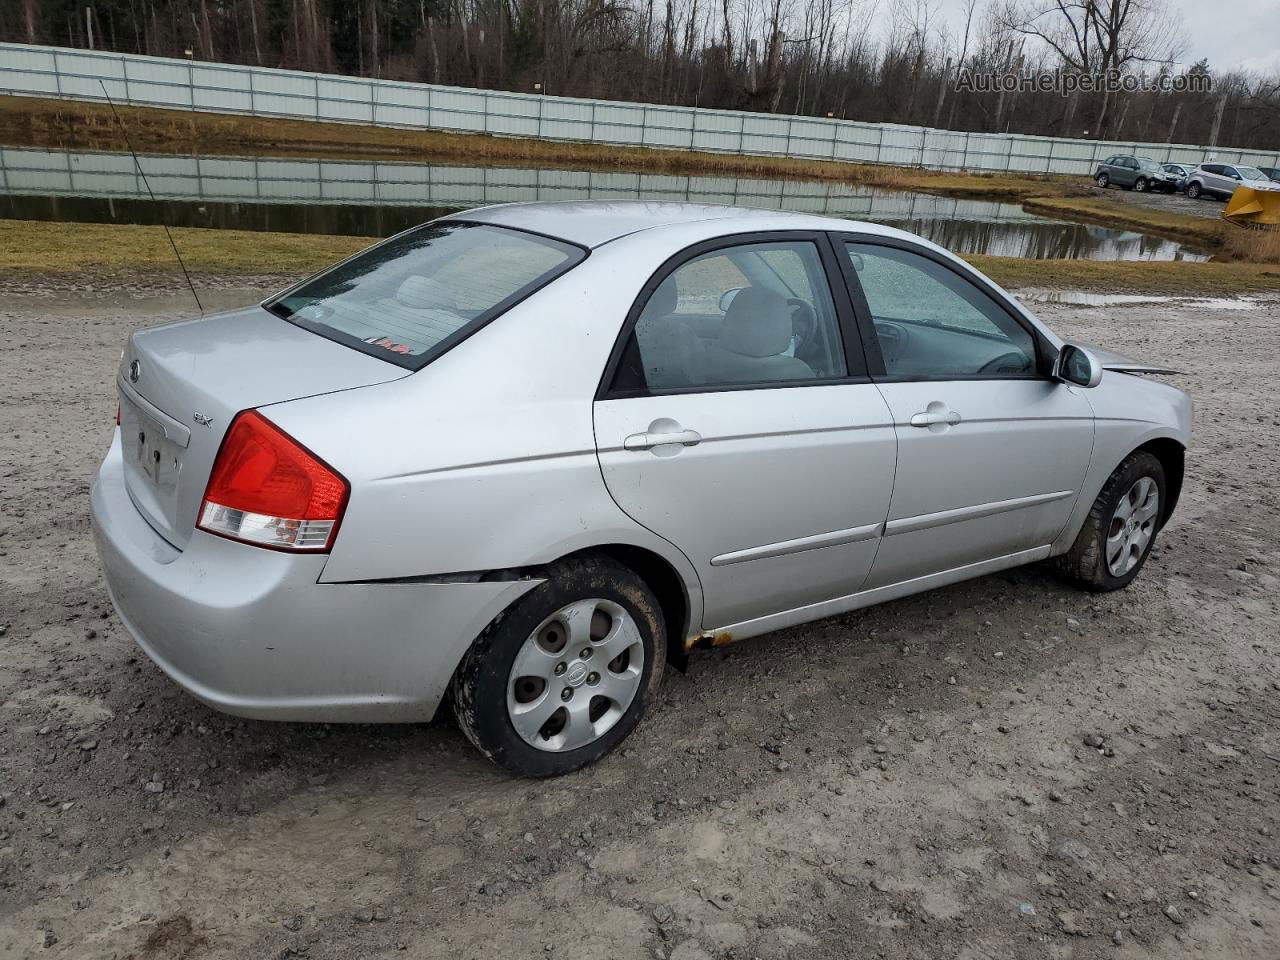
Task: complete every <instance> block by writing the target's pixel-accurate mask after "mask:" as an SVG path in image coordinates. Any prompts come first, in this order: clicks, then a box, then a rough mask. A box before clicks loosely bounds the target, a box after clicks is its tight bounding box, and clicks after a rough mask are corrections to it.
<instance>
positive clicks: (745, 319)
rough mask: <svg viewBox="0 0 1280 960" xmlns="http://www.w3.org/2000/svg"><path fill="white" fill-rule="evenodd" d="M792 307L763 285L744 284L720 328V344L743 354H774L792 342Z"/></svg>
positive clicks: (762, 355)
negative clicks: (748, 285) (747, 285)
mask: <svg viewBox="0 0 1280 960" xmlns="http://www.w3.org/2000/svg"><path fill="white" fill-rule="evenodd" d="M792 332H793V331H792V321H791V307H790V306H788V304H787V301H786V300H784V299H783V298H782V296H781V295H780V294H777V293H774V292H773V291H772V290H769V289H767V288H764V287H744V288H743V289H741V290H739V291H738V293H737V294H736V295H735V296H734V298H733V302H732V303H731V304H729V309H728V310H727V311H726V312H725V315H724V326H722V327H721V328H720V345H721V346H722V347H724V349H726V350H728V351H730V352H732V353H737V354H740V355H742V356H744V357H773V356H777V355H778V354H780V353H782V351H783V350H785V349H787V347H788V346H789V345H790V344H791V335H792Z"/></svg>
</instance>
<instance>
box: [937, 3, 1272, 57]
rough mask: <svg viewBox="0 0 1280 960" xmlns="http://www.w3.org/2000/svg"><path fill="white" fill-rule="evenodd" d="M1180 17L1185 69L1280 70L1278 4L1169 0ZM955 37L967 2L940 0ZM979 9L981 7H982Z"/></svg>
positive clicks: (961, 27) (960, 28)
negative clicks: (1199, 64)
mask: <svg viewBox="0 0 1280 960" xmlns="http://www.w3.org/2000/svg"><path fill="white" fill-rule="evenodd" d="M1167 2H1168V4H1169V6H1170V7H1171V8H1172V9H1174V10H1176V11H1178V13H1180V14H1181V16H1182V24H1183V34H1184V35H1185V37H1186V40H1187V44H1186V52H1185V53H1184V54H1183V57H1182V59H1183V61H1184V62H1185V64H1186V65H1187V66H1190V65H1191V64H1193V63H1195V62H1196V61H1197V60H1199V59H1201V58H1203V57H1208V58H1209V66H1210V67H1211V68H1212V69H1213V70H1214V72H1226V71H1229V70H1250V71H1253V72H1255V73H1264V74H1266V73H1270V74H1275V73H1277V72H1280V0H1227V2H1225V3H1223V2H1220V0H1167ZM938 3H939V6H940V8H941V11H942V13H943V15H944V16H945V17H946V18H947V21H948V24H949V26H950V27H951V32H952V33H953V35H958V34H959V33H960V32H962V31H963V30H964V8H965V3H964V0H938ZM979 9H980V10H981V4H980V5H979Z"/></svg>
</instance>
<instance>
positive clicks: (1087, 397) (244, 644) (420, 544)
mask: <svg viewBox="0 0 1280 960" xmlns="http://www.w3.org/2000/svg"><path fill="white" fill-rule="evenodd" d="M1151 372H1159V371H1158V369H1157V368H1152V367H1145V366H1143V365H1142V364H1140V363H1136V362H1133V361H1128V360H1125V359H1124V358H1122V357H1118V356H1115V355H1111V354H1106V353H1104V352H1102V351H1097V350H1094V349H1092V348H1087V347H1084V346H1081V345H1078V344H1069V343H1064V342H1063V341H1062V340H1061V339H1059V338H1058V337H1056V336H1055V335H1054V334H1053V333H1052V332H1051V331H1050V330H1048V329H1047V328H1046V327H1045V326H1044V325H1043V324H1041V323H1040V322H1039V321H1038V320H1037V319H1036V318H1035V317H1034V316H1032V315H1031V314H1030V313H1029V312H1028V311H1027V310H1026V309H1025V308H1024V307H1023V306H1022V305H1021V304H1020V303H1019V302H1018V301H1017V300H1015V299H1013V298H1012V297H1010V296H1009V295H1008V294H1006V293H1004V292H1003V291H1002V290H1000V289H999V288H998V287H997V286H995V284H993V283H992V282H991V281H989V280H987V279H986V278H985V277H983V276H982V275H981V274H979V273H978V272H976V271H975V270H973V269H972V268H971V267H969V266H968V265H967V264H965V263H964V262H962V261H961V260H959V259H958V258H956V257H955V256H953V255H951V254H950V253H948V252H947V251H945V250H942V249H941V248H939V247H937V246H935V245H933V244H931V243H928V242H926V241H924V240H921V239H919V238H918V237H915V236H912V235H910V234H907V233H903V232H901V231H898V230H892V229H888V228H885V227H879V226H874V225H871V224H864V223H850V222H846V221H841V220H832V219H825V218H820V217H812V216H804V215H798V214H786V213H772V212H763V211H753V210H743V209H735V208H730V207H719V206H698V205H690V204H667V203H639V202H627V203H614V202H597V203H564V204H555V203H545V204H517V205H508V206H497V207H488V208H484V209H480V210H472V211H468V212H466V213H463V214H458V215H456V216H452V217H446V218H444V219H441V220H436V221H434V222H432V223H428V224H426V225H424V226H421V227H417V228H415V229H413V230H409V231H407V232H405V233H403V234H400V235H398V236H395V237H392V238H391V239H389V240H386V241H384V242H382V243H379V244H378V245H376V246H374V247H371V248H370V249H368V250H366V251H364V252H362V253H360V254H358V255H356V256H354V257H352V258H350V259H349V260H346V261H344V262H342V263H340V264H338V265H337V266H335V267H333V268H332V269H330V270H328V271H326V272H324V273H321V274H319V275H318V276H315V277H313V278H311V279H309V280H306V281H304V282H303V283H300V284H298V285H297V286H295V287H293V288H291V289H289V290H286V291H285V292H284V293H282V294H280V295H278V296H276V297H273V298H271V299H270V300H268V301H266V302H264V303H263V304H261V305H260V306H254V307H251V308H248V309H244V310H239V311H236V312H232V313H224V314H220V315H217V316H208V317H203V318H200V319H196V320H186V321H181V322H177V323H171V324H167V325H164V326H160V327H155V328H152V329H147V330H141V331H138V332H137V333H135V334H133V336H132V337H130V339H129V342H128V344H127V345H126V347H125V350H124V354H123V357H122V359H121V363H120V367H119V371H118V375H117V386H118V389H119V394H120V415H119V423H120V426H119V429H118V430H117V431H116V433H115V437H114V440H113V442H112V445H111V449H110V451H109V452H108V454H107V458H106V461H105V462H104V463H103V465H102V467H101V469H100V471H99V473H98V475H97V478H96V482H95V483H94V487H93V495H92V513H93V529H94V533H95V536H96V540H97V544H98V550H99V553H100V555H101V559H102V566H103V569H104V571H105V574H106V580H107V584H108V586H109V588H110V591H111V595H112V598H113V600H114V602H115V606H116V609H117V611H118V612H119V615H120V617H121V619H122V620H123V621H124V623H125V624H126V626H127V627H128V628H129V630H130V631H131V632H132V634H133V636H134V637H135V638H136V639H137V642H138V643H139V645H140V646H141V647H142V648H143V650H145V651H146V653H147V654H148V655H149V656H150V657H151V658H152V659H153V660H154V661H155V662H156V663H157V664H159V666H160V667H161V668H162V669H163V670H164V671H165V672H166V673H168V674H169V676H171V677H172V678H173V679H174V680H175V681H176V682H177V683H179V684H181V685H182V686H183V687H185V688H186V689H187V690H189V691H190V692H191V693H192V694H194V695H195V696H196V697H198V698H199V699H200V700H202V701H204V702H205V703H207V704H209V705H210V706H212V707H214V708H216V709H218V710H223V711H226V712H228V713H233V714H238V715H240V716H246V717H257V718H264V719H280V720H316V721H424V720H429V719H431V718H432V717H433V716H434V715H435V714H436V712H437V708H438V707H440V705H441V704H442V703H445V704H447V705H448V708H449V709H451V710H452V711H453V713H454V714H455V715H456V717H457V720H458V722H459V724H460V726H461V727H462V729H463V731H465V733H466V734H467V736H468V737H469V738H470V739H471V740H472V741H473V742H474V743H475V744H476V746H477V747H479V748H480V750H482V751H483V752H484V754H485V755H486V756H488V757H489V758H491V759H492V760H494V761H496V762H497V763H499V764H502V765H503V766H505V767H507V768H508V769H510V770H513V771H516V772H518V773H521V774H525V775H531V776H546V775H552V774H559V773H564V772H566V771H569V770H573V769H575V768H578V767H581V766H582V765H583V764H586V763H589V762H591V761H593V760H595V759H597V758H599V757H601V756H602V755H604V754H606V753H608V752H609V751H610V750H612V749H613V748H614V747H616V746H617V745H618V743H619V742H621V741H622V740H623V739H624V738H625V737H626V736H627V735H628V734H629V733H630V732H631V731H632V730H633V729H634V728H635V726H636V724H637V723H638V722H639V720H640V718H641V716H642V715H643V713H644V711H645V708H646V705H647V704H648V703H649V702H650V701H651V700H652V698H653V695H654V691H655V688H656V685H657V683H658V681H659V679H660V677H661V675H662V673H663V670H664V666H665V664H666V663H668V662H671V661H676V662H679V661H680V660H681V659H682V658H684V657H686V656H687V655H688V654H689V652H690V651H691V650H692V649H693V648H695V647H697V646H699V645H703V644H720V643H724V642H727V641H729V640H739V639H742V638H745V637H751V636H755V635H758V634H764V633H768V632H770V631H772V630H777V629H779V628H781V627H786V626H790V625H793V624H798V623H803V622H806V621H810V620H816V619H818V618H821V617H829V616H832V615H835V614H841V613H846V612H848V611H850V610H856V609H858V608H860V607H865V606H868V605H870V604H874V603H880V602H882V601H885V600H891V599H894V598H896V597H902V596H906V595H908V594H912V593H917V592H919V591H922V590H928V589H930V588H932V587H937V586H942V585H944V584H949V583H954V582H955V581H958V580H963V579H966V578H969V577H976V576H980V575H982V574H987V573H991V572H993V571H997V570H1003V569H1006V568H1009V567H1014V566H1017V565H1020V564H1027V563H1032V562H1035V561H1041V560H1047V559H1049V558H1051V557H1054V558H1057V563H1058V565H1059V566H1060V567H1061V569H1062V571H1063V572H1064V573H1065V574H1066V575H1068V576H1070V577H1071V578H1073V579H1074V580H1075V581H1076V582H1078V583H1080V584H1081V585H1082V586H1084V587H1085V588H1087V589H1091V590H1114V589H1118V588H1121V587H1124V586H1127V585H1128V584H1129V583H1130V582H1131V581H1132V580H1133V578H1134V577H1135V576H1137V574H1138V572H1139V570H1140V569H1141V568H1142V565H1143V563H1144V562H1145V560H1146V559H1147V557H1148V555H1149V553H1150V551H1151V548H1152V544H1153V542H1154V538H1155V536H1156V534H1157V532H1158V531H1159V530H1160V528H1161V527H1162V526H1163V525H1164V524H1165V523H1166V522H1167V521H1168V519H1169V516H1170V514H1171V513H1172V512H1173V509H1174V505H1175V504H1176V502H1177V499H1178V492H1179V488H1180V487H1181V484H1182V475H1183V458H1184V451H1185V449H1186V446H1187V442H1188V439H1189V433H1190V422H1191V404H1190V401H1189V399H1188V397H1187V396H1186V395H1185V394H1184V393H1182V392H1181V391H1179V390H1177V389H1175V388H1173V387H1171V386H1168V385H1166V384H1164V383H1162V382H1159V381H1157V380H1153V379H1150V378H1149V377H1145V376H1142V374H1144V373H1151Z"/></svg>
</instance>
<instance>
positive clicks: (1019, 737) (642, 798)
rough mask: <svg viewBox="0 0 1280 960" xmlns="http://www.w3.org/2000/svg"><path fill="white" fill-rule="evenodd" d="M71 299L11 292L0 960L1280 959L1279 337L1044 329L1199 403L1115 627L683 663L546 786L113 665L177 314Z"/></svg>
mask: <svg viewBox="0 0 1280 960" xmlns="http://www.w3.org/2000/svg"><path fill="white" fill-rule="evenodd" d="M2 282H3V281H0V283H2ZM76 286H77V285H75V284H71V285H67V284H49V283H47V282H45V281H41V280H39V279H34V278H27V279H23V280H19V279H12V278H11V279H10V281H9V282H8V286H7V287H6V286H2V285H0V298H2V299H0V346H2V347H3V350H2V351H0V423H2V424H3V429H2V430H0V627H3V636H2V637H0V643H2V644H3V650H4V656H3V658H0V958H4V960H10V958H18V957H28V956H31V957H76V958H85V957H88V958H95V957H104V958H105V957H114V958H125V957H133V958H139V960H158V958H170V960H177V958H206V957H209V958H214V957H219V958H221V957H227V958H276V957H291V956H305V957H308V958H312V960H325V958H356V957H359V958H374V957H384V956H385V957H390V956H403V955H408V956H414V957H423V958H435V957H440V958H445V957H448V958H486V960H488V958H494V957H499V958H504V960H505V958H517V957H542V958H582V960H598V958H601V957H606V956H607V957H610V958H617V960H629V958H653V957H661V958H671V960H699V958H708V957H715V958H743V960H745V958H752V957H760V958H777V957H805V958H849V957H859V958H861V957H868V958H869V957H881V958H931V960H932V958H966V960H979V958H990V957H999V958H1002V960H1003V958H1033V957H1034V958H1041V957H1051V958H1087V957H1118V958H1162V960H1163V958H1172V957H1190V956H1195V957H1210V958H1237V957H1238V958H1263V957H1275V956H1277V953H1278V952H1280V948H1278V947H1277V943H1280V872H1278V871H1280V844H1278V843H1277V839H1276V831H1277V830H1280V823H1278V822H1277V820H1278V819H1280V817H1278V814H1280V808H1278V807H1277V798H1278V796H1280V724H1278V722H1277V721H1278V720H1280V694H1278V691H1280V667H1278V666H1277V653H1278V652H1280V638H1278V637H1277V626H1276V623H1277V620H1276V617H1277V589H1276V588H1277V573H1280V569H1278V566H1280V549H1278V548H1280V523H1278V522H1277V521H1278V520H1280V517H1277V512H1278V507H1280V497H1278V491H1280V486H1278V482H1277V480H1276V474H1277V470H1278V468H1280V464H1278V463H1277V459H1278V454H1277V450H1278V448H1277V445H1276V444H1275V439H1274V434H1273V433H1272V432H1271V429H1272V428H1273V427H1276V426H1278V425H1280V418H1278V417H1277V414H1276V413H1275V408H1274V402H1273V400H1267V402H1266V403H1263V402H1262V401H1263V399H1264V398H1267V397H1273V396H1274V370H1275V358H1276V357H1277V356H1280V332H1278V330H1280V327H1278V326H1277V320H1280V310H1277V308H1276V306H1275V305H1274V304H1272V305H1261V306H1258V305H1255V306H1254V307H1253V308H1252V309H1245V310H1228V309H1222V308H1220V307H1218V306H1204V305H1200V306H1195V305H1186V304H1182V305H1179V304H1162V305H1151V304H1146V305H1137V306H1130V307H1105V308H1097V307H1094V308H1089V307H1080V306H1068V305H1063V304H1050V305H1046V306H1045V307H1044V311H1043V312H1044V313H1045V315H1046V316H1047V317H1048V318H1049V319H1050V320H1051V321H1052V322H1054V323H1055V324H1056V325H1057V327H1058V329H1059V330H1061V331H1062V332H1063V333H1065V334H1068V335H1074V336H1078V337H1080V338H1082V339H1085V340H1089V341H1094V342H1098V343H1102V344H1105V345H1107V346H1111V347H1113V348H1115V349H1119V350H1121V351H1124V352H1130V353H1134V354H1137V355H1140V356H1150V357H1152V358H1153V359H1159V360H1162V361H1167V362H1172V363H1175V364H1176V365H1178V366H1180V367H1183V368H1185V370H1186V371H1187V375H1186V376H1185V377H1183V378H1182V379H1181V381H1180V382H1182V383H1184V384H1185V385H1186V386H1187V387H1188V388H1189V389H1190V390H1191V391H1192V392H1193V394H1194V395H1195V397H1196V401H1197V410H1196V431H1197V432H1196V436H1195V442H1194V449H1193V450H1192V452H1191V455H1190V457H1189V462H1190V473H1189V476H1188V479H1187V483H1186V489H1185V492H1184V494H1183V498H1182V503H1181V506H1180V508H1179V512H1178V514H1177V516H1176V517H1175V520H1174V522H1173V523H1172V525H1171V526H1170V527H1169V528H1168V529H1167V530H1166V531H1165V533H1164V534H1163V535H1162V537H1161V540H1160V541H1159V546H1158V551H1157V553H1156V554H1154V555H1153V557H1152V559H1151V562H1150V563H1149V564H1148V566H1147V569H1146V571H1145V572H1144V573H1143V575H1142V576H1141V577H1140V578H1139V579H1138V581H1137V582H1136V583H1135V584H1134V585H1133V586H1132V587H1131V588H1129V589H1128V590H1125V591H1122V592H1120V593H1114V594H1108V595H1103V596H1098V595H1088V594H1084V593H1079V592H1077V591H1075V590H1074V589H1072V588H1070V587H1068V586H1066V585H1065V584H1064V583H1062V582H1061V581H1060V580H1058V579H1057V578H1056V577H1055V576H1054V575H1053V573H1052V572H1050V571H1048V570H1046V569H1044V568H1043V567H1032V568H1026V569H1022V570H1017V571H1013V572H1010V573H1006V574H1001V575H998V576H992V577H987V578H984V579H981V580H978V581H974V582H971V583H968V584H962V585H958V586H955V587H951V588H947V589H944V590H941V591H938V592H935V593H931V594H928V595H925V596H920V597H916V598H912V599H908V600H903V601H899V602H896V603H892V604H888V605H885V606H882V607H879V608H875V609H872V610H868V611H863V612H860V613H857V614H853V615H849V616H844V617H840V618H837V619H833V620H828V621H824V622H821V623H817V624H812V625H809V626H805V627H801V628H797V629H792V630H787V631H784V632H781V633H776V634H773V635H770V636H768V637H763V638H759V639H757V640H753V641H748V642H745V643H742V644H740V645H738V646H736V647H732V648H728V649H725V650H723V651H716V652H708V653H702V654H699V655H697V656H696V657H695V658H694V660H693V663H692V665H691V668H690V670H689V672H688V673H687V674H685V675H681V674H675V673H670V674H669V676H668V680H667V683H666V685H665V687H664V692H663V696H662V701H663V702H662V703H661V704H660V709H658V710H657V711H656V712H655V714H654V716H652V717H651V718H650V719H649V720H648V721H647V722H646V723H645V724H643V725H642V726H641V727H640V729H639V730H638V731H637V733H636V734H635V735H634V736H633V737H632V738H631V740H630V741H629V742H628V743H627V744H626V748H625V749H624V750H623V751H622V752H621V753H620V754H618V755H616V756H614V757H612V758H609V759H607V760H606V761H604V762H602V763H600V764H599V765H597V766H596V767H594V768H593V769H590V770H587V771H584V772H581V773H579V774H575V775H572V776H569V777H565V778H563V779H560V780H556V781H553V782H536V783H535V782H528V781H519V780H513V779H510V778H508V777H506V776H504V775H502V774H500V773H499V772H498V771H497V770H496V769H494V768H491V767H489V766H488V765H486V764H485V763H484V762H483V761H482V760H480V759H479V758H478V756H477V755H476V754H475V753H474V752H473V751H472V750H471V749H469V748H468V746H467V745H466V744H465V743H464V741H463V739H462V737H461V736H460V735H459V734H458V732H457V731H456V730H455V729H453V728H452V727H450V726H448V725H444V724H439V725H432V726H406V727H378V726H351V727H341V726H319V725H309V726H307V725H284V724H281V725H273V724H267V723H257V722H247V721H240V720H235V719H231V718H228V717H224V716H221V715H219V714H216V713H213V712H211V711H210V710H208V709H206V708H205V707H203V706H201V705H200V704H198V703H196V702H195V701H194V700H192V699H190V698H189V697H187V696H186V695H185V694H183V693H182V692H181V691H179V690H178V689H177V688H176V687H174V685H173V684H171V683H170V682H169V681H168V680H166V678H165V677H164V676H163V675H162V674H161V673H160V671H159V670H158V669H156V668H155V667H154V666H153V665H152V664H151V663H150V662H149V661H148V660H147V659H146V658H145V657H144V656H142V655H141V654H140V653H139V652H138V651H137V650H136V649H135V648H134V646H133V644H132V642H131V641H130V639H129V638H128V636H127V635H126V633H125V631H124V629H123V628H122V627H121V626H120V624H119V623H118V622H117V620H116V619H115V617H114V615H113V614H112V612H111V609H110V605H109V602H108V600H107V597H106V594H105V592H104V589H103V585H102V579H101V577H100V576H99V573H98V567H97V562H96V559H95V556H94V552H93V548H92V545H91V541H90V535H89V527H88V520H87V517H86V512H87V509H88V489H89V481H88V478H89V475H90V473H91V471H92V470H93V468H94V467H95V465H96V463H97V461H98V459H99V458H100V457H101V455H102V453H103V452H104V450H105V449H106V446H107V443H108V438H109V435H110V431H111V428H112V424H111V419H112V414H113V410H114V403H115V401H114V399H113V392H112V386H111V371H112V368H113V366H114V364H115V361H116V357H117V356H118V352H119V349H120V346H121V343H122V341H123V338H124V336H125V334H126V332H127V331H128V330H129V329H130V328H131V327H133V326H135V325H138V324H139V323H145V322H152V321H157V320H159V319H161V318H163V317H165V316H172V315H174V313H175V311H178V310H187V309H188V304H187V302H186V301H183V300H181V299H180V298H178V297H177V296H174V295H169V294H164V293H163V292H162V291H163V289H164V286H165V285H164V284H163V283H151V282H144V283H138V284H134V283H133V282H132V281H131V282H130V283H128V284H123V283H116V284H115V286H114V287H113V288H111V289H104V287H103V286H102V281H101V280H90V281H86V282H85V283H84V284H81V285H80V286H82V287H84V289H76ZM208 286H209V285H208V284H206V289H208ZM219 286H221V287H222V288H223V289H219V290H208V292H207V293H206V299H208V300H209V301H210V302H211V304H212V305H215V306H216V305H220V304H221V305H227V304H231V303H234V302H245V301H248V300H250V299H251V298H252V297H253V296H254V295H255V292H254V291H249V290H237V289H234V288H233V286H234V285H233V284H232V283H231V282H227V283H223V284H221V285H219ZM401 951H404V953H401Z"/></svg>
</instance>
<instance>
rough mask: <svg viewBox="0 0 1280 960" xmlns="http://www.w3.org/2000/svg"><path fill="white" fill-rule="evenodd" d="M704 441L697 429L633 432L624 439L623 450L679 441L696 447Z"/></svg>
mask: <svg viewBox="0 0 1280 960" xmlns="http://www.w3.org/2000/svg"><path fill="white" fill-rule="evenodd" d="M701 442H702V434H700V433H699V432H698V431H697V430H677V431H675V432H673V433H633V434H632V435H631V436H629V437H627V438H626V439H625V440H623V441H622V449H623V450H652V449H653V448H654V447H660V446H663V445H665V444H670V443H678V444H680V446H682V447H696V446H697V445H698V444H700V443H701Z"/></svg>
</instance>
